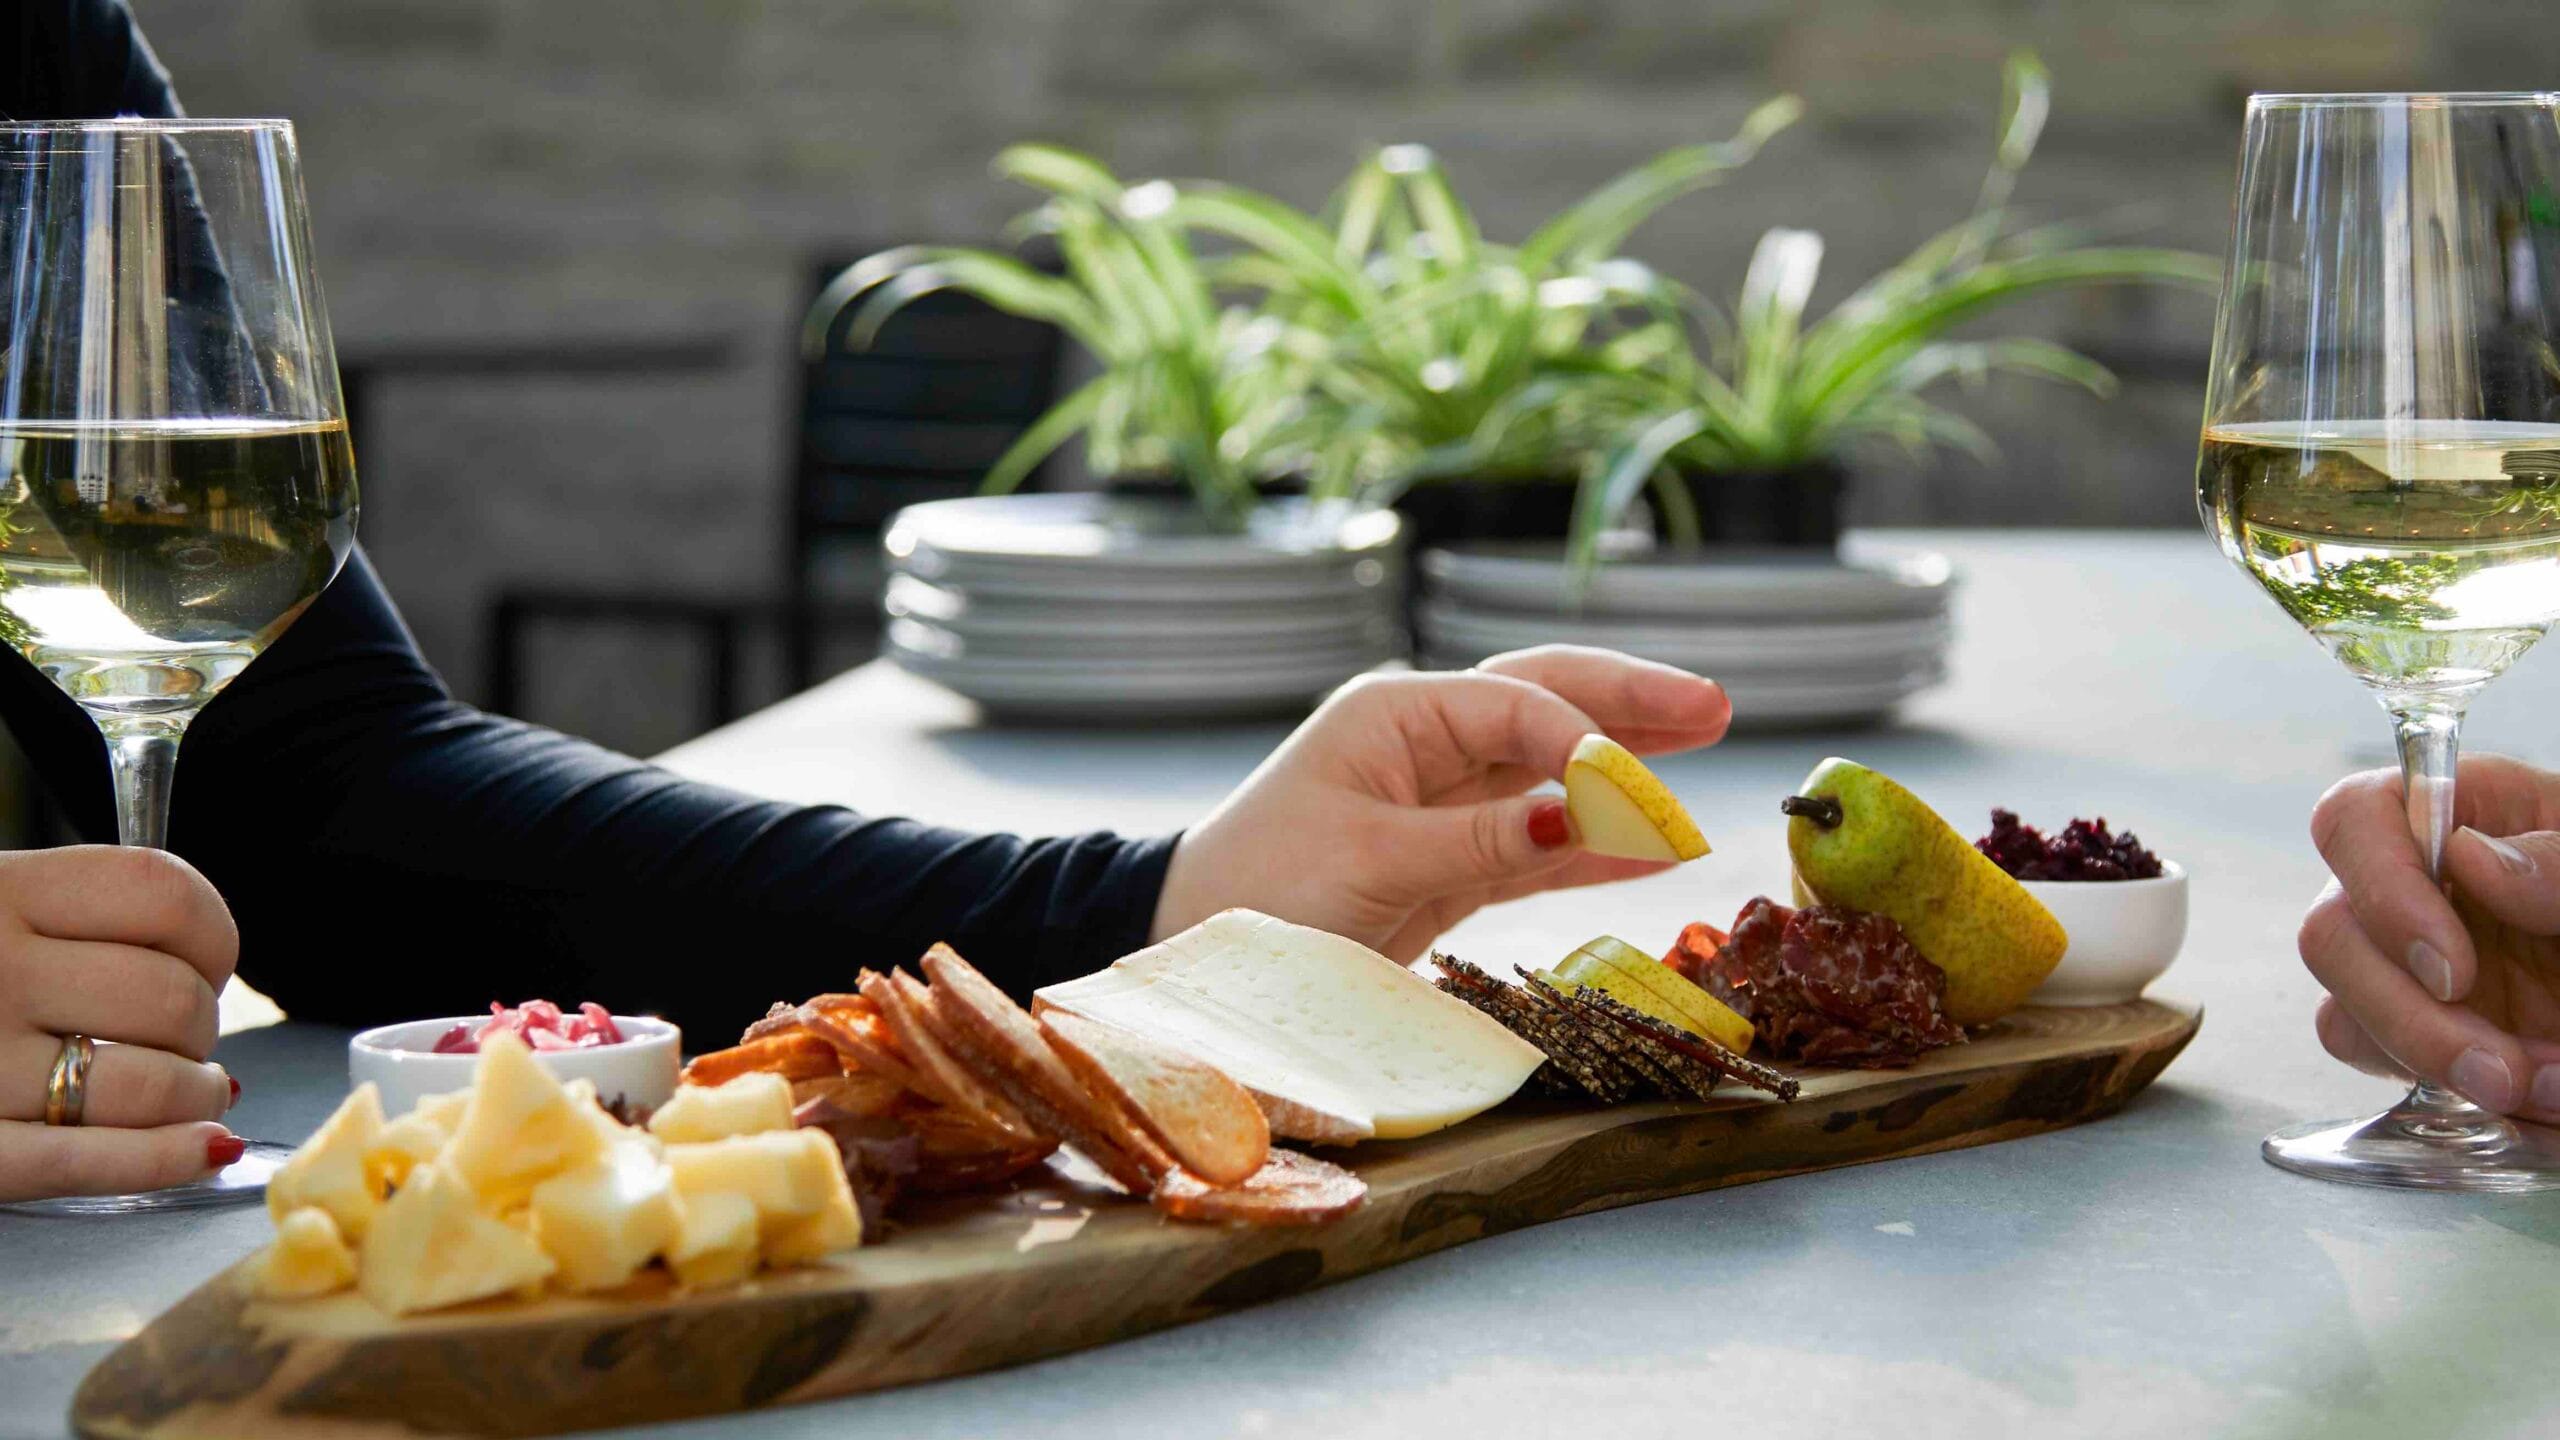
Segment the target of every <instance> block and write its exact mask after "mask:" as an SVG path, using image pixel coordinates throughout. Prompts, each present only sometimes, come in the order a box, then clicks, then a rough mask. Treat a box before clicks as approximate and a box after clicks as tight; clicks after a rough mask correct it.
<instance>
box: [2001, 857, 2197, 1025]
mask: <svg viewBox="0 0 2560 1440" xmlns="http://www.w3.org/2000/svg"><path fill="white" fill-rule="evenodd" d="M2019 883H2020V884H2023V885H2025V886H2026V887H2027V893H2029V894H2031V895H2033V896H2035V897H2036V898H2037V899H2038V900H2041V901H2043V902H2044V907H2045V908H2046V909H2048V910H2050V911H2052V912H2053V918H2054V919H2056V920H2059V921H2061V922H2062V929H2063V931H2064V933H2066V934H2068V935H2069V936H2070V937H2071V944H2070V946H2069V948H2067V949H2065V950H2064V951H2063V952H2062V963H2061V964H2059V965H2056V966H2054V967H2053V973H2052V974H2051V975H2049V976H2047V977H2045V982H2044V986H2043V988H2042V989H2039V990H2038V991H2036V993H2035V994H2034V995H2033V996H2032V997H2030V998H2029V1000H2028V1002H2027V1003H2029V1004H2031V1005H2113V1004H2117V1003H2119V1002H2121V1001H2125V1000H2131V999H2133V998H2135V997H2136V996H2138V995H2140V994H2141V993H2142V987H2143V986H2145V985H2148V984H2150V983H2151V982H2152V981H2154V980H2156V979H2158V978H2160V972H2162V971H2164V970H2166V969H2168V968H2169V965H2170V962H2171V961H2174V960H2176V959H2177V958H2178V947H2179V946H2181V945H2183V944H2185V943H2186V939H2187V871H2186V867H2185V866H2182V865H2180V864H2178V863H2177V862H2176V861H2174V860H2163V861H2161V862H2160V874H2159V875H2158V876H2157V877H2155V878H2153V879H2149V880H2025V881H2020V882H2019Z"/></svg>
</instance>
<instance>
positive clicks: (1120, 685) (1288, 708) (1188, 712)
mask: <svg viewBox="0 0 2560 1440" xmlns="http://www.w3.org/2000/svg"><path fill="white" fill-rule="evenodd" d="M889 653H890V656H891V658H892V659H894V660H895V661H896V662H897V664H898V665H899V667H900V668H902V669H905V670H907V671H908V672H910V673H911V674H915V675H920V676H922V677H924V678H925V679H927V680H931V681H933V682H935V683H936V684H939V685H941V686H943V687H945V688H946V689H949V690H952V691H954V692H956V693H958V694H960V695H963V696H965V697H967V698H969V699H971V700H975V701H977V702H978V703H979V704H981V705H984V706H986V707H987V708H989V709H990V710H994V711H999V712H1002V713H1005V714H1010V715H1017V716H1021V717H1024V718H1037V719H1053V720H1072V721H1080V722H1102V721H1114V720H1164V719H1173V718H1180V717H1184V716H1212V715H1231V714H1232V715H1241V714H1278V713H1284V712H1293V711H1294V712H1303V711H1304V710H1305V709H1306V708H1307V707H1308V706H1310V705H1311V704H1313V702H1314V701H1315V700H1316V699H1317V698H1318V697H1320V696H1322V695H1323V694H1324V693H1325V692H1326V691H1329V690H1331V689H1333V688H1334V687H1335V686H1337V685H1339V684H1341V683H1342V682H1343V681H1345V680H1348V679H1350V678H1351V677H1353V676H1354V675H1357V674H1359V673H1361V672H1362V671H1364V670H1367V669H1369V668H1371V667H1370V665H1367V664H1354V663H1340V664H1332V665H1323V666H1310V667H1306V668H1303V669H1288V668H1282V667H1274V666H1268V665H1253V666H1246V667H1242V668H1234V669H1230V668H1225V667H1217V668H1208V667H1202V666H1196V665H1194V666H1184V667H1180V668H1177V669H1171V670H1152V669H1150V670H1139V671H1129V670H1120V669H1107V670H1106V669H1098V668H1095V667H1091V666H1085V667H1068V668H1063V669H1062V668H1055V667H1048V666H1036V665H1035V666H1023V665H1013V664H1007V663H1002V662H992V661H937V660H934V659H932V658H931V657H928V656H919V655H915V654H912V653H910V652H907V651H903V650H896V649H892V650H891V651H890V652H889ZM1380 658H1381V659H1383V658H1384V657H1380Z"/></svg>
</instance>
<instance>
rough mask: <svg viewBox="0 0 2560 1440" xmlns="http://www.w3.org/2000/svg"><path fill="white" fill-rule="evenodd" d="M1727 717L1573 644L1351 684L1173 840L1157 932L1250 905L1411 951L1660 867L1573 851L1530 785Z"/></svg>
mask: <svg viewBox="0 0 2560 1440" xmlns="http://www.w3.org/2000/svg"><path fill="white" fill-rule="evenodd" d="M1732 714H1733V707H1732V706H1731V705H1729V704H1728V703H1726V701H1725V697H1724V692H1723V691H1722V690H1720V689H1718V688H1717V687H1716V685H1715V682H1713V681H1710V680H1702V679H1700V678H1698V677H1697V676H1695V675H1692V674H1689V673H1688V672H1687V671H1684V670H1675V669H1673V668H1671V667H1670V666H1668V665H1657V664H1654V663H1653V662H1651V661H1647V660H1636V659H1632V658H1630V657H1628V656H1625V655H1619V654H1616V653H1614V652H1611V651H1607V650H1591V649H1584V648H1582V647H1579V646H1571V645H1549V646H1543V647H1541V648H1539V649H1536V650H1520V651H1514V652H1513V653H1511V654H1508V655H1497V656H1495V657H1494V658H1492V659H1490V660H1487V661H1486V662H1484V663H1483V664H1482V665H1479V666H1477V667H1476V668H1475V669H1474V670H1472V671H1469V672H1467V673H1465V674H1413V675H1375V676H1370V677H1368V678H1365V679H1362V680H1358V681H1355V682H1353V683H1352V684H1350V685H1348V686H1345V687H1344V688H1343V689H1342V690H1341V691H1339V692H1337V693H1336V694H1335V695H1334V696H1333V698H1332V699H1330V700H1328V701H1326V702H1325V703H1324V706H1323V708H1321V709H1319V710H1317V711H1316V713H1315V714H1314V715H1313V716H1312V717H1310V718H1309V719H1308V721H1307V723H1305V724H1304V725H1301V726H1299V727H1298V730H1297V733H1295V734H1293V735H1291V736H1290V737H1289V739H1288V740H1287V742H1286V743H1284V744H1282V745H1281V747H1280V748H1279V749H1278V750H1276V751H1274V752H1272V755H1271V758H1270V759H1268V760H1265V761H1264V762H1262V766H1261V768H1259V769H1257V770H1255V771H1254V772H1253V774H1252V775H1251V776H1249V777H1248V778H1247V779H1246V780H1245V782H1244V784H1242V785H1241V786H1238V787H1237V789H1236V791H1235V793H1234V794H1232V795H1230V796H1228V797H1227V799H1226V803H1224V804H1222V805H1220V806H1219V807H1218V808H1217V810H1216V812H1215V813H1213V814H1211V815H1210V816H1209V818H1208V819H1207V820H1205V821H1202V822H1201V823H1200V824H1199V825H1197V826H1195V827H1193V828H1192V829H1191V831H1190V832H1189V833H1187V834H1185V835H1184V836H1183V837H1182V843H1181V844H1180V846H1178V847H1177V848H1176V849H1175V850H1174V852H1173V865H1172V868H1171V869H1170V870H1169V871H1168V872H1167V873H1166V875H1165V883H1164V891H1163V893H1162V895H1161V896H1160V897H1159V898H1158V899H1157V901H1156V914H1155V924H1154V926H1153V930H1152V937H1153V938H1154V939H1158V940H1161V939H1163V938H1165V937H1166V936H1168V935H1171V934H1174V933H1175V932H1177V931H1180V930H1183V929H1186V928H1188V927H1189V926H1191V925H1193V924H1195V923H1197V922H1199V921H1201V920H1204V919H1206V918H1208V917H1209V916H1211V915H1214V914H1216V913H1217V912H1218V911H1220V910H1224V909H1228V908H1230V907H1233V906H1243V907H1246V908H1248V909H1254V910H1260V911H1262V912H1264V913H1266V914H1270V915H1276V916H1278V917H1280V918H1281V919H1283V920H1292V921H1295V922H1297V923H1299V924H1302V925H1313V926H1316V927H1317V928H1319V929H1324V930H1331V931H1333V932H1335V933H1336V934H1340V935H1348V936H1350V937H1351V938H1353V939H1355V940H1359V941H1362V942H1364V943H1366V944H1368V945H1371V946H1374V947H1375V948H1377V949H1379V950H1381V951H1383V952H1385V953H1386V954H1387V955H1388V956H1390V957H1392V958H1394V959H1397V960H1411V959H1413V958H1414V957H1415V956H1417V955H1419V954H1421V953H1422V950H1423V947H1425V946H1427V945H1429V944H1430V943H1431V942H1432V940H1434V939H1435V938H1437V937H1438V936H1439V935H1440V934H1441V933H1442V932H1443V931H1446V930H1447V929H1448V928H1449V927H1450V926H1452V925H1455V924H1457V923H1458V921H1460V920H1462V919H1464V918H1465V917H1466V916H1467V915H1468V914H1470V913H1472V912H1473V911H1474V910H1475V909H1476V908H1477V907H1478V906H1482V905H1490V904H1492V903H1493V902H1495V901H1497V900H1508V899H1511V898H1513V897H1515V896H1520V895H1528V894H1533V893H1535V892H1537V891H1540V890H1554V889H1560V888H1562V887H1564V886H1568V885H1595V884H1600V883H1602V882H1605V881H1610V880H1624V879H1629V878H1631V877H1634V876H1638V875H1650V874H1653V873H1654V872H1656V871H1659V870H1667V869H1669V868H1671V867H1670V866H1669V865H1668V864H1657V863H1654V862H1650V861H1642V860H1613V859H1608V858H1605V857H1602V856H1598V855H1589V854H1585V853H1583V852H1582V851H1581V850H1580V849H1579V848H1577V847H1576V845H1575V844H1574V837H1573V830H1572V825H1571V822H1570V821H1569V820H1568V819H1567V818H1566V815H1565V808H1564V801H1563V799H1562V798H1561V797H1558V796H1555V795H1531V794H1529V793H1528V791H1529V790H1530V789H1531V788H1532V787H1534V786H1536V785H1537V784H1538V783H1539V782H1541V781H1546V780H1556V779H1560V778H1562V777H1563V775H1564V766H1565V761H1566V759H1567V758H1568V757H1569V756H1571V755H1572V753H1573V747H1574V743H1575V742H1576V741H1578V740H1580V739H1581V738H1582V737H1583V736H1585V735H1587V734H1590V733H1591V732H1593V731H1599V732H1602V733H1604V734H1607V735H1609V736H1610V737H1611V738H1613V739H1615V740H1617V741H1618V742H1619V743H1620V744H1623V745H1625V746H1626V747H1627V748H1628V749H1630V750H1633V751H1635V752H1636V753H1638V754H1640V755H1641V754H1655V753H1660V752H1664V751H1673V750H1690V749H1695V748H1696V747H1698V746H1701V745H1709V744H1713V743H1714V742H1715V741H1716V740H1717V738H1719V737H1720V736H1722V735H1723V734H1724V729H1725V723H1726V722H1727V721H1728V720H1729V719H1731V718H1732Z"/></svg>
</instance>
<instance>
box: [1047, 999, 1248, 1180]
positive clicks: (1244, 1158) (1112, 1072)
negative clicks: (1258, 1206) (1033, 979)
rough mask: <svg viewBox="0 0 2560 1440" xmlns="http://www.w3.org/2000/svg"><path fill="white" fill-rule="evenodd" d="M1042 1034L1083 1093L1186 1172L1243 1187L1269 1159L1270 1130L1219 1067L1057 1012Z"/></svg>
mask: <svg viewBox="0 0 2560 1440" xmlns="http://www.w3.org/2000/svg"><path fill="white" fill-rule="evenodd" d="M1039 1024H1040V1029H1041V1030H1042V1032H1043V1033H1045V1034H1046V1035H1047V1036H1048V1038H1049V1042H1050V1047H1051V1048H1052V1049H1054V1050H1056V1051H1057V1052H1058V1058H1059V1059H1061V1060H1064V1061H1066V1062H1067V1069H1068V1070H1070V1071H1072V1072H1074V1074H1075V1076H1076V1078H1077V1079H1079V1080H1081V1081H1083V1082H1084V1084H1085V1086H1086V1088H1087V1089H1090V1090H1092V1091H1094V1092H1096V1093H1098V1094H1100V1095H1103V1096H1106V1097H1108V1098H1110V1099H1114V1100H1117V1101H1119V1102H1120V1104H1121V1105H1123V1106H1124V1107H1126V1108H1127V1109H1128V1111H1129V1113H1130V1114H1132V1115H1135V1116H1136V1117H1137V1118H1138V1121H1139V1123H1140V1124H1143V1125H1144V1126H1146V1128H1147V1131H1148V1133H1149V1134H1151V1135H1153V1136H1154V1137H1155V1138H1156V1139H1158V1140H1160V1141H1162V1142H1163V1143H1164V1147H1165V1149H1167V1150H1169V1151H1171V1152H1172V1153H1173V1158H1174V1159H1175V1160H1176V1161H1177V1162H1179V1163H1180V1164H1181V1166H1182V1168H1184V1169H1185V1170H1188V1171H1190V1172H1191V1173H1192V1174H1194V1175H1197V1176H1199V1177H1200V1178H1201V1179H1203V1180H1206V1181H1207V1182H1209V1183H1210V1184H1212V1185H1240V1184H1243V1183H1244V1182H1245V1181H1247V1180H1250V1179H1252V1178H1253V1176H1254V1175H1255V1174H1256V1173H1257V1172H1258V1171H1260V1170H1261V1169H1262V1165H1263V1162H1264V1161H1265V1160H1267V1159H1269V1158H1270V1155H1271V1126H1270V1123H1269V1122H1268V1121H1266V1120H1265V1119H1264V1118H1263V1115H1262V1109H1261V1107H1260V1106H1258V1105H1256V1104H1254V1103H1253V1097H1252V1096H1251V1095H1248V1094H1246V1093H1245V1088H1244V1087H1243V1086H1241V1085H1238V1084H1237V1083H1236V1082H1235V1081H1233V1080H1230V1079H1228V1078H1227V1076H1226V1074H1225V1073H1224V1072H1222V1071H1220V1070H1218V1069H1217V1068H1216V1067H1214V1066H1211V1065H1208V1064H1205V1063H1203V1062H1202V1061H1200V1060H1197V1059H1195V1058H1193V1057H1192V1056H1190V1055H1188V1054H1185V1053H1183V1052H1182V1051H1180V1050H1176V1049H1174V1048H1173V1047H1172V1046H1169V1045H1164V1044H1160V1043H1158V1042H1156V1041H1154V1040H1150V1039H1148V1038H1147V1037H1145V1036H1143V1035H1139V1034H1137V1033H1135V1032H1133V1031H1128V1030H1123V1029H1120V1028H1119V1027H1117V1026H1114V1025H1105V1024H1102V1023H1101V1022H1099V1021H1095V1020H1087V1019H1085V1018H1084V1017H1083V1016H1081V1015H1071V1014H1068V1013H1067V1012H1065V1011H1063V1010H1054V1011H1051V1012H1050V1013H1048V1014H1046V1015H1043V1016H1041V1017H1039Z"/></svg>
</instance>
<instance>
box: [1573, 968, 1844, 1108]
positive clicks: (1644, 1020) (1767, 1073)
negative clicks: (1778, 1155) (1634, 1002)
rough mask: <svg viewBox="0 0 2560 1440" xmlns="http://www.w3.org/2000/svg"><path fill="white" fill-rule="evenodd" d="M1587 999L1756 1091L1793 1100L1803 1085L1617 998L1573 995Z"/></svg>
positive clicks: (1623, 1024)
mask: <svg viewBox="0 0 2560 1440" xmlns="http://www.w3.org/2000/svg"><path fill="white" fill-rule="evenodd" d="M1574 998H1575V1000H1576V1001H1577V1002H1588V1005H1589V1008H1590V1009H1591V1011H1592V1012H1593V1013H1594V1014H1597V1015H1604V1016H1606V1017H1608V1019H1609V1020H1610V1021H1612V1022H1614V1023H1615V1024H1616V1025H1617V1026H1619V1027H1620V1028H1622V1029H1625V1030H1630V1031H1633V1032H1635V1033H1636V1034H1638V1035H1641V1036H1643V1037H1644V1038H1645V1039H1646V1040H1648V1041H1650V1042H1651V1043H1653V1044H1654V1045H1656V1046H1659V1047H1660V1048H1662V1049H1664V1050H1667V1051H1669V1052H1671V1053H1672V1054H1674V1055H1677V1056H1679V1057H1680V1058H1682V1059H1684V1060H1686V1061H1688V1062H1689V1063H1691V1064H1693V1065H1696V1066H1697V1067H1698V1068H1700V1069H1702V1070H1712V1071H1714V1072H1716V1073H1717V1074H1720V1075H1725V1076H1729V1077H1731V1078H1733V1079H1735V1080H1739V1081H1741V1082H1742V1083H1743V1084H1745V1085H1748V1086H1751V1087H1752V1088H1753V1089H1756V1090H1766V1091H1768V1092H1769V1093H1770V1094H1772V1095H1775V1096H1777V1097H1778V1098H1779V1099H1781V1100H1793V1099H1794V1098H1796V1095H1797V1094H1798V1093H1799V1092H1800V1091H1801V1090H1802V1089H1803V1087H1802V1086H1801V1085H1799V1084H1797V1083H1796V1081H1795V1080H1794V1079H1793V1078H1791V1077H1789V1076H1787V1075H1784V1074H1781V1073H1780V1072H1778V1071H1776V1070H1773V1069H1770V1068H1769V1067H1768V1066H1766V1065H1763V1064H1761V1063H1759V1062H1758V1061H1756V1060H1749V1059H1745V1058H1744V1057H1742V1056H1740V1055H1736V1054H1734V1053H1733V1052H1732V1051H1730V1050H1727V1049H1725V1048H1724V1047H1723V1046H1721V1045H1718V1044H1715V1043H1714V1042H1712V1041H1708V1040H1701V1039H1699V1038H1698V1037H1696V1036H1694V1035H1691V1034H1689V1033H1688V1032H1687V1031H1684V1030H1681V1029H1678V1028H1677V1027H1674V1026H1670V1025H1665V1024H1663V1023H1662V1022H1661V1021H1659V1020H1656V1019H1654V1018H1653V1017H1652V1016H1650V1015H1647V1014H1645V1013H1644V1012H1643V1011H1641V1010H1638V1009H1635V1008H1634V1007H1632V1006H1629V1005H1626V1004H1623V1003H1621V1002H1620V1001H1618V1000H1617V999H1616V998H1615V997H1613V996H1609V995H1605V994H1600V993H1597V992H1594V991H1592V990H1589V989H1585V990H1584V991H1583V992H1582V993H1581V994H1580V995H1577V996H1575V997H1574Z"/></svg>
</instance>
